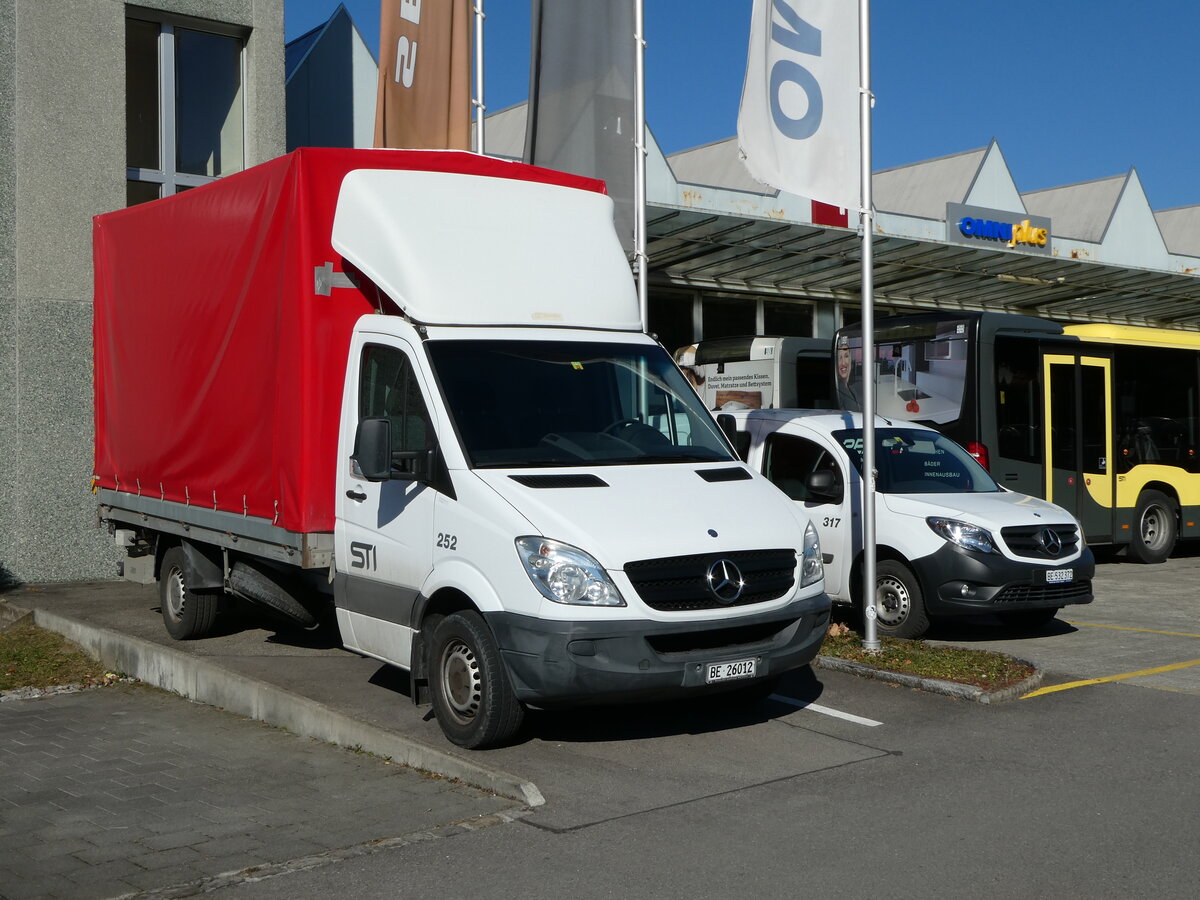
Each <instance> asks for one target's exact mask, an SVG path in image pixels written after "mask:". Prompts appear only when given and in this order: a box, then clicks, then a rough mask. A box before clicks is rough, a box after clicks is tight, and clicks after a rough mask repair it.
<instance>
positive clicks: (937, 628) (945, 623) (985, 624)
mask: <svg viewBox="0 0 1200 900" xmlns="http://www.w3.org/2000/svg"><path fill="white" fill-rule="evenodd" d="M1060 615H1061V613H1060ZM1078 630H1079V629H1078V628H1076V627H1075V626H1074V625H1071V624H1070V623H1068V622H1064V621H1063V620H1062V619H1059V618H1054V619H1051V620H1050V621H1049V622H1047V623H1045V624H1044V625H1037V626H1034V627H1022V626H1017V625H1007V624H1005V623H1004V622H1001V621H1000V620H999V619H997V618H995V617H994V616H977V617H967V616H963V617H958V618H942V619H937V620H935V621H934V622H932V623H931V624H930V627H929V631H927V632H926V633H925V639H926V640H933V641H947V642H951V643H955V644H971V643H978V642H987V641H1011V640H1016V639H1025V638H1031V639H1037V638H1050V637H1060V636H1061V635H1064V634H1074V633H1075V632H1077V631H1078Z"/></svg>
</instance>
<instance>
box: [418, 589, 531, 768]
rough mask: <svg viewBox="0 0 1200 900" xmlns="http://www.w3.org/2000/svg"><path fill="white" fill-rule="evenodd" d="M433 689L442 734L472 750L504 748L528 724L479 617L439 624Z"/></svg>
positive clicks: (433, 646) (432, 655)
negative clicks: (524, 721)
mask: <svg viewBox="0 0 1200 900" xmlns="http://www.w3.org/2000/svg"><path fill="white" fill-rule="evenodd" d="M429 686H430V692H431V693H432V695H433V710H434V713H435V714H436V715H437V720H438V724H439V725H440V726H441V727H442V731H443V732H445V734H446V737H447V738H448V739H449V740H450V742H451V743H454V744H457V745H458V746H460V747H466V748H467V749H468V750H483V749H486V748H488V747H497V746H500V745H501V744H504V743H505V742H507V741H508V740H510V739H511V738H512V737H513V735H515V734H516V733H517V730H518V729H519V728H520V727H521V722H522V721H523V720H524V718H525V708H524V707H523V706H522V705H521V702H520V701H519V700H517V698H516V695H515V694H514V693H513V689H512V685H511V684H510V683H509V680H508V673H507V672H505V671H504V662H503V660H501V659H500V651H499V650H498V649H497V648H496V642H495V640H494V639H493V638H492V632H491V631H490V629H489V628H488V627H487V624H486V623H484V621H483V619H482V618H480V616H479V614H478V613H475V612H470V611H463V612H456V613H453V614H451V615H448V616H446V618H444V619H442V621H441V622H439V623H438V624H437V627H436V628H435V629H434V632H433V640H432V641H431V642H430V645H429Z"/></svg>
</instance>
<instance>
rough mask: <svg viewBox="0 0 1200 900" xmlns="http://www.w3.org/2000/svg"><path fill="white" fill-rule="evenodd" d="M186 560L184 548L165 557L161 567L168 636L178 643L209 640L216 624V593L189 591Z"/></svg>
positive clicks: (160, 593) (161, 595) (160, 589)
mask: <svg viewBox="0 0 1200 900" xmlns="http://www.w3.org/2000/svg"><path fill="white" fill-rule="evenodd" d="M185 560H186V557H185V556H184V553H183V548H182V547H172V548H171V549H169V550H168V551H167V552H166V553H164V554H163V558H162V565H161V566H160V567H159V576H158V597H159V605H160V606H161V607H162V617H163V624H164V625H166V626H167V634H169V635H171V637H173V638H175V640H177V641H189V640H194V639H195V638H202V637H207V636H208V635H209V634H211V633H212V630H213V625H214V624H215V623H216V621H217V607H218V606H219V605H220V596H219V595H217V594H197V593H193V592H192V591H190V590H188V586H187V566H186V564H185Z"/></svg>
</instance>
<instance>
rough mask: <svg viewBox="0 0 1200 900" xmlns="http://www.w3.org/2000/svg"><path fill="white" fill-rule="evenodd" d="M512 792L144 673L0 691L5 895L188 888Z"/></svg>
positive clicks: (485, 807)
mask: <svg viewBox="0 0 1200 900" xmlns="http://www.w3.org/2000/svg"><path fill="white" fill-rule="evenodd" d="M517 806H518V805H517V804H516V803H514V802H513V801H512V800H508V799H505V798H502V797H497V796H494V795H491V794H487V793H484V792H481V791H478V790H476V789H475V788H471V787H467V786H465V785H462V784H458V783H456V782H453V781H449V780H445V779H437V778H433V777H430V776H427V775H424V774H421V773H419V772H415V771H413V770H410V769H407V768H405V767H403V766H396V765H391V764H390V763H388V762H387V761H386V760H382V759H379V758H377V757H374V756H371V755H369V754H362V753H354V752H352V751H350V750H346V749H341V748H338V747H334V746H332V745H329V744H323V743H320V742H317V741H312V740H309V739H306V738H301V737H297V736H295V735H293V734H289V733H288V732H286V731H283V730H280V729H277V728H272V727H270V726H267V725H264V724H262V723H261V722H255V721H251V720H248V719H243V718H240V717H238V716H234V715H232V714H229V713H227V712H224V711H223V710H220V709H216V708H214V707H210V706H205V705H202V704H197V703H192V702H190V701H188V700H185V699H183V698H181V697H178V696H175V695H173V694H168V693H165V692H163V691H159V690H156V689H154V688H150V687H147V686H145V685H140V684H124V685H117V686H113V687H106V688H97V689H92V690H86V691H81V692H78V693H73V694H57V695H50V696H46V697H43V698H40V699H36V700H15V701H13V700H10V701H7V702H4V703H0V900H25V898H33V897H62V898H108V897H119V896H125V895H129V894H137V893H141V892H158V891H162V890H163V889H166V888H173V887H176V886H180V887H179V889H178V890H172V891H169V892H168V893H169V894H170V895H171V896H183V895H186V894H188V893H192V892H194V890H199V889H200V888H201V887H202V886H203V884H204V883H205V882H206V880H209V879H213V878H215V877H216V876H220V875H228V873H234V872H239V871H241V870H245V869H247V868H250V867H271V866H275V867H279V866H280V864H286V863H287V862H288V861H292V860H297V859H302V858H307V859H312V858H314V857H320V856H321V855H322V854H325V855H326V856H328V857H330V858H336V856H337V855H338V854H339V853H341V854H343V855H347V854H348V853H350V852H353V851H351V850H350V849H349V848H355V847H362V846H364V845H369V844H370V842H382V844H381V845H380V846H386V845H388V844H389V842H390V843H392V844H394V843H395V842H396V839H397V838H402V837H404V836H406V835H408V836H419V837H422V838H428V837H429V836H430V835H431V834H434V836H436V834H435V833H436V832H437V830H438V829H439V827H441V826H446V825H448V824H450V823H456V822H467V823H469V822H473V821H487V817H492V816H496V815H497V814H503V813H504V812H505V811H506V810H515V809H516V808H517ZM442 831H443V833H445V829H444V828H443V829H442ZM224 880H225V881H226V882H228V881H229V880H230V878H229V877H227V878H225V879H224ZM189 885H190V886H191V888H192V889H191V890H189V889H188V888H187V887H186V886H189Z"/></svg>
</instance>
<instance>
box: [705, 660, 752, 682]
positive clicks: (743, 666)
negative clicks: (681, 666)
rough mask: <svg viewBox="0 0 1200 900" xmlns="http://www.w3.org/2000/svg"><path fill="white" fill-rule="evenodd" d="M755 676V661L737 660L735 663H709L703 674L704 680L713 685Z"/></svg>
mask: <svg viewBox="0 0 1200 900" xmlns="http://www.w3.org/2000/svg"><path fill="white" fill-rule="evenodd" d="M757 674H758V660H757V659H739V660H736V661H735V662H723V663H709V664H708V666H707V667H706V670H705V673H704V680H705V681H706V682H708V683H709V684H713V683H714V682H717V681H733V680H735V679H738V678H753V677H754V676H755V675H757Z"/></svg>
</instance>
